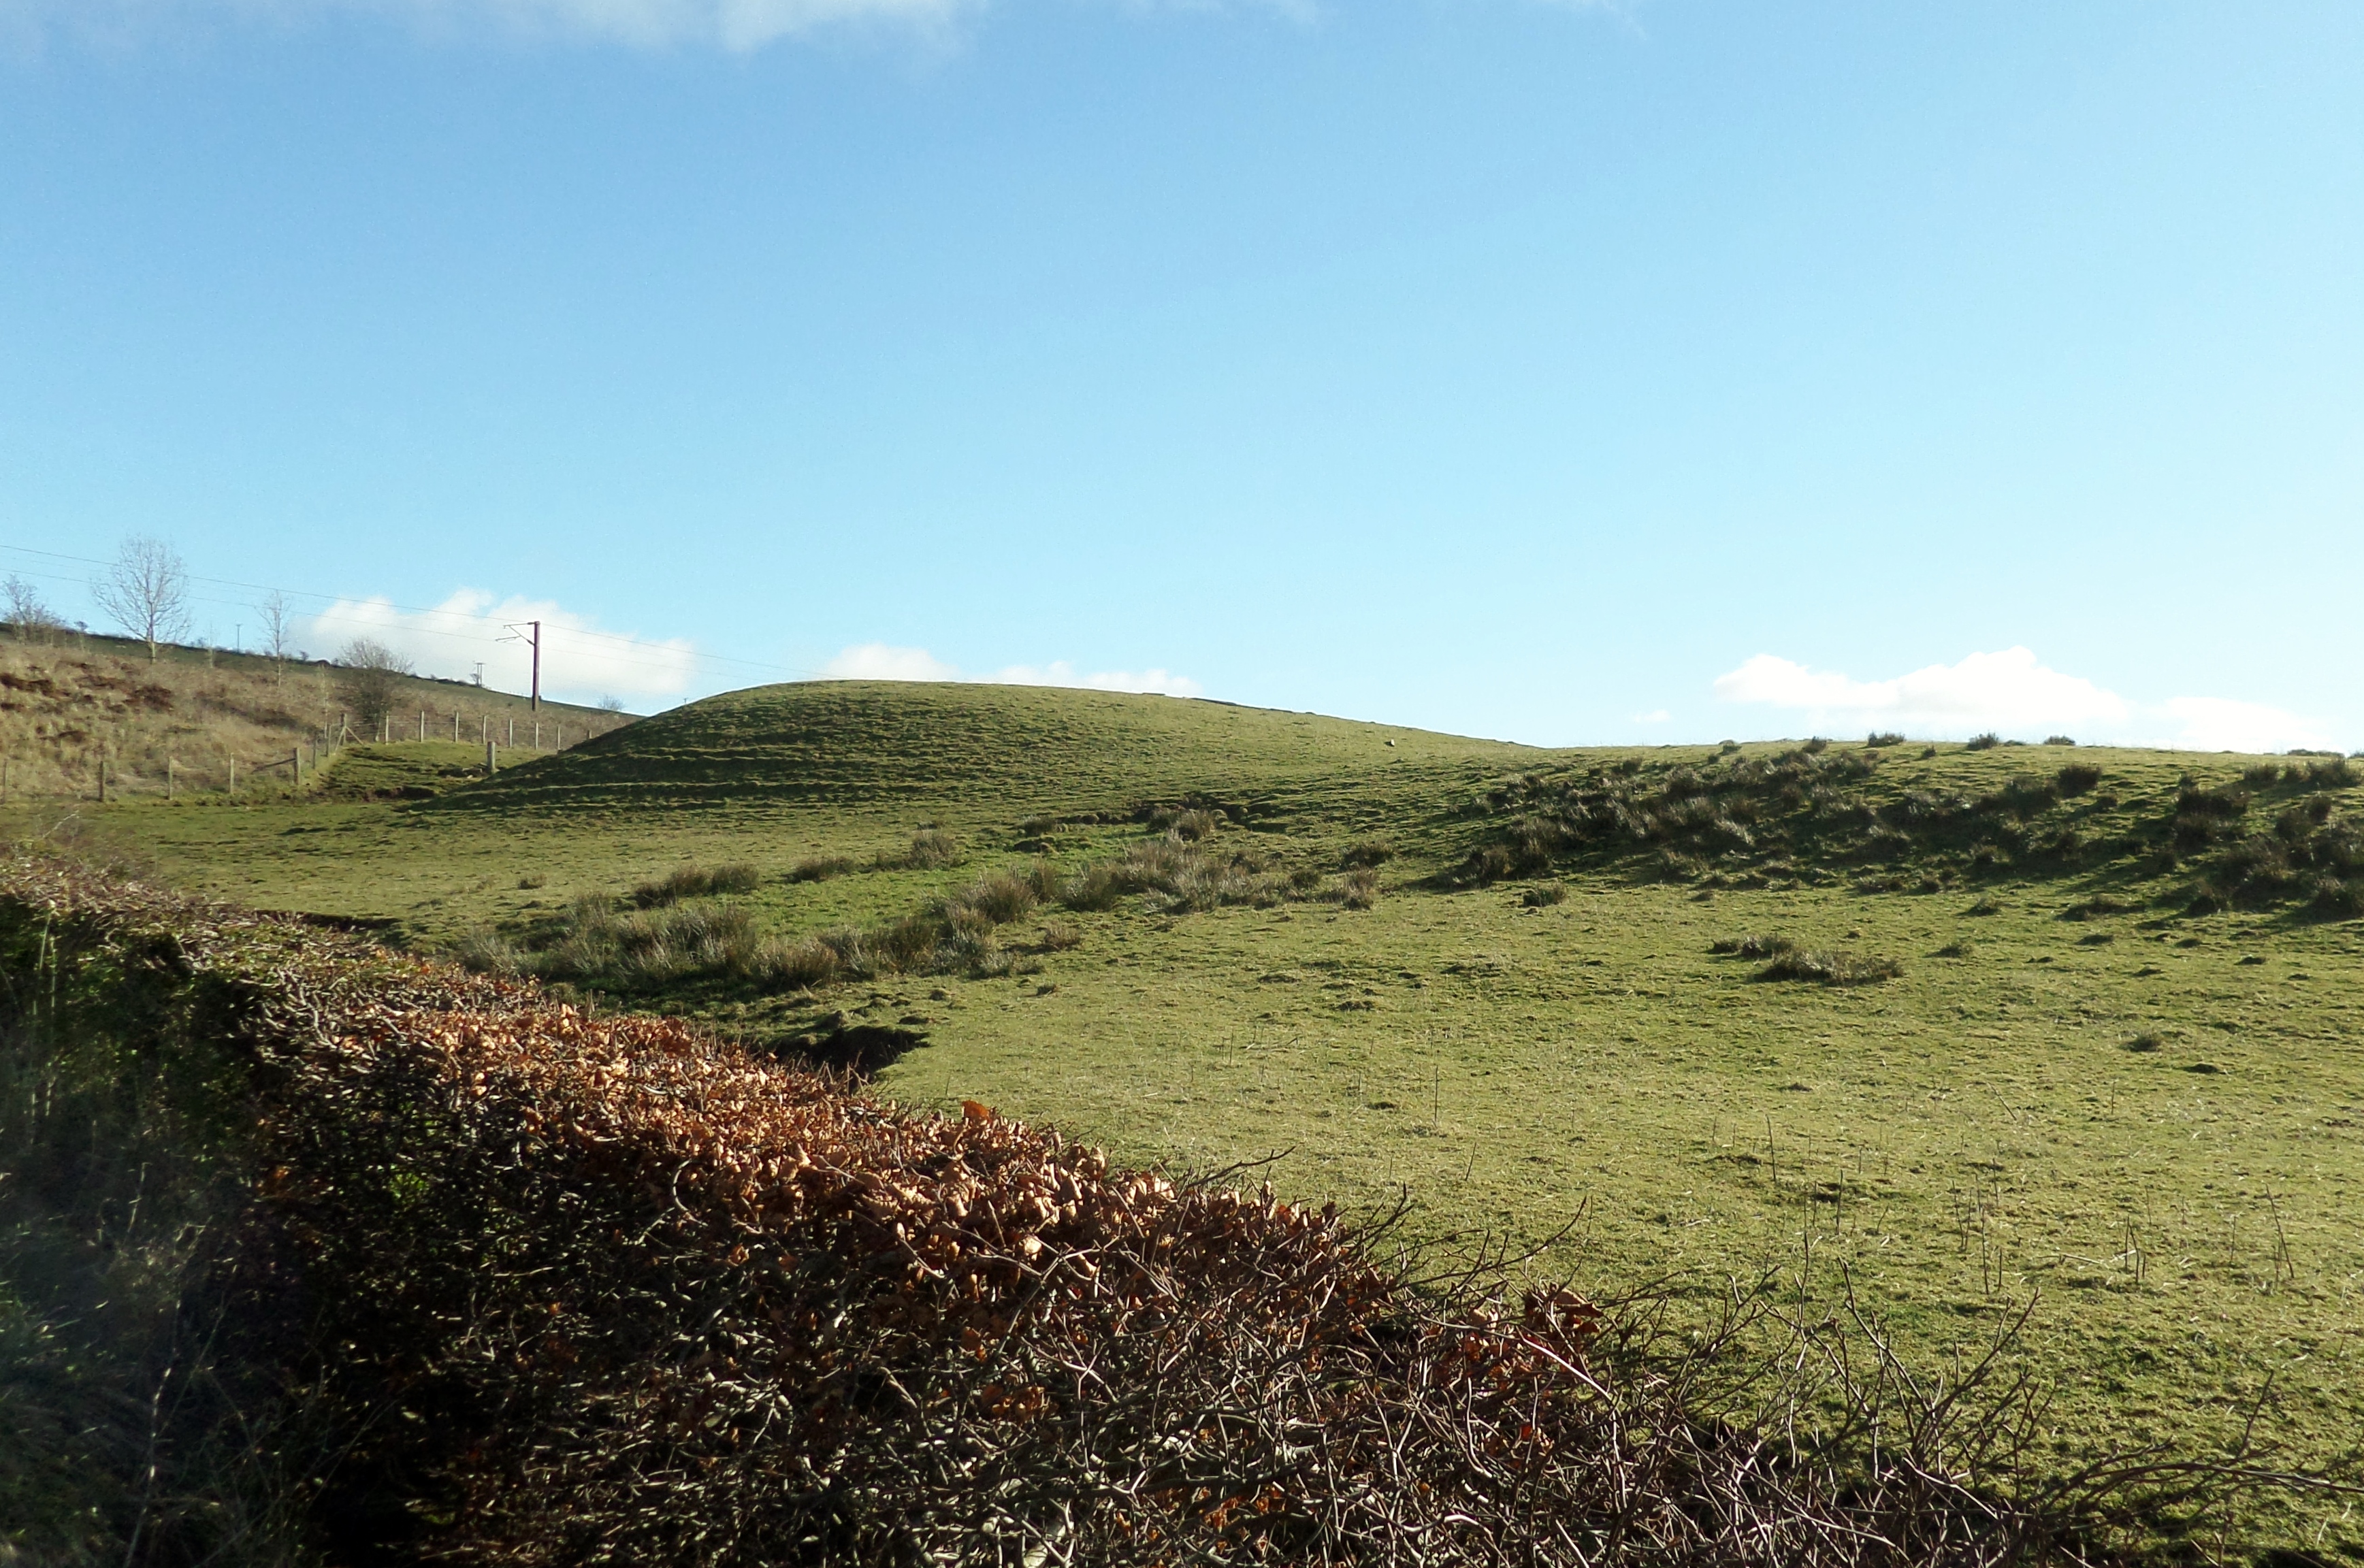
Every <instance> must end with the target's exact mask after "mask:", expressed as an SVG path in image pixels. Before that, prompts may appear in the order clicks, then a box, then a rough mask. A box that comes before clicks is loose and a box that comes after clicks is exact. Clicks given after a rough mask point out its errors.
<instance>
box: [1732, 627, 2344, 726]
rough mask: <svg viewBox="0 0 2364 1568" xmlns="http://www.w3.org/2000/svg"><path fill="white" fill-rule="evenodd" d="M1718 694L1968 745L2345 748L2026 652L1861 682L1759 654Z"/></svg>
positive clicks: (2270, 713)
mask: <svg viewBox="0 0 2364 1568" xmlns="http://www.w3.org/2000/svg"><path fill="white" fill-rule="evenodd" d="M1715 695H1717V696H1718V697H1719V698H1721V699H1722V700H1723V701H1725V702H1731V703H1754V704H1759V705H1762V706H1766V707H1770V708H1776V709H1780V710H1784V711H1787V712H1789V713H1792V714H1795V715H1797V716H1798V717H1799V718H1800V719H1801V720H1802V722H1803V724H1804V725H1805V727H1807V728H1813V729H1827V730H1841V729H1895V730H1901V731H1903V732H1904V733H1906V734H1908V735H1915V736H1932V737H1938V736H1948V737H1957V738H1958V737H1962V736H1967V735H1970V734H1973V733H1976V732H1979V731H1982V730H1992V731H1994V732H1996V733H1998V734H2001V735H2005V736H2010V737H2013V738H2015V739H2026V740H2037V739H2040V738H2042V737H2044V736H2046V735H2047V734H2052V733H2055V732H2062V731H2065V732H2068V733H2071V734H2074V735H2076V736H2077V737H2078V738H2079V739H2080V740H2117V741H2124V742H2128V743H2132V744H2135V745H2162V746H2175V747H2184V748H2189V749H2191V750H2192V751H2289V750H2291V749H2292V747H2308V748H2312V749H2316V750H2323V749H2328V748H2332V747H2335V746H2336V745H2337V742H2336V741H2335V740H2333V739H2332V737H2331V730H2330V727H2329V726H2327V725H2325V723H2324V722H2323V721H2322V720H2320V719H2315V718H2309V717H2305V716H2304V715H2302V714H2295V713H2291V712H2288V711H2286V710H2284V709H2282V708H2278V707H2269V706H2267V705H2265V704H2263V703H2254V702H2237V701H2235V700H2233V699H2231V698H2229V697H2191V696H2184V697H2173V698H2170V699H2169V700H2168V701H2166V702H2164V703H2160V704H2158V705H2156V706H2147V705H2142V704H2136V703H2132V702H2129V701H2127V700H2126V699H2125V698H2124V697H2123V696H2120V695H2118V694H2117V693H2115V692H2113V691H2109V690H2107V689H2105V688H2103V687H2102V686H2099V685H2096V684H2094V683H2092V682H2091V681H2089V680H2086V679H2085V678H2084V677H2083V676H2081V675H2069V674H2063V673H2061V672H2059V671H2057V670H2054V669H2049V668H2047V667H2046V665H2045V664H2044V662H2042V661H2041V660H2039V659H2037V658H2036V656H2035V654H2034V653H2032V652H2030V651H2028V650H2026V649H2024V648H2006V649H2004V650H2003V651H2002V652H2000V653H1973V654H1971V655H1969V656H1968V658H1966V659H1964V660H1962V661H1961V662H1958V663H1955V664H1932V665H1929V666H1928V667H1926V668H1925V669H1920V670H1915V671H1913V672H1912V673H1911V674H1909V675H1899V676H1897V677H1895V678H1894V679H1893V680H1887V681H1858V680H1856V679H1855V678H1854V677H1852V676H1849V675H1845V674H1842V673H1840V672H1838V671H1836V670H1811V669H1808V668H1807V667H1806V666H1805V665H1803V664H1800V663H1797V662H1794V661H1792V660H1788V659H1783V658H1779V657H1777V656H1776V655H1774V654H1770V653H1759V654H1758V655H1756V657H1755V658H1754V659H1751V660H1749V661H1748V662H1746V663H1745V664H1743V665H1741V666H1740V668H1738V669H1736V670H1734V671H1732V672H1730V673H1726V674H1723V675H1720V676H1718V677H1717V678H1716V682H1715Z"/></svg>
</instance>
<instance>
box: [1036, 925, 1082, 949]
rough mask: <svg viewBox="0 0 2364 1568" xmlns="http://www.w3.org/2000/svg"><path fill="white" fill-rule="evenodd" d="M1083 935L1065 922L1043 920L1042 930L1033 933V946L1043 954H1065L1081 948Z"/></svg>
mask: <svg viewBox="0 0 2364 1568" xmlns="http://www.w3.org/2000/svg"><path fill="white" fill-rule="evenodd" d="M1083 942H1084V934H1083V933H1082V932H1081V931H1078V930H1077V929H1076V928H1075V927H1074V926H1072V925H1070V924H1069V923H1068V922H1066V921H1065V920H1045V921H1043V929H1041V930H1039V931H1037V932H1035V933H1034V945H1035V946H1036V947H1038V948H1041V949H1042V950H1043V951H1044V952H1065V951H1067V950H1068V949H1070V948H1077V947H1081V946H1082V945H1083Z"/></svg>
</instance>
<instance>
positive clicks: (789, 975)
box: [748, 937, 845, 990]
mask: <svg viewBox="0 0 2364 1568" xmlns="http://www.w3.org/2000/svg"><path fill="white" fill-rule="evenodd" d="M844 968H845V962H844V960H843V959H842V958H841V957H840V956H839V954H838V951H837V950H836V949H835V948H833V947H831V946H830V945H829V944H828V943H827V942H825V941H820V940H817V939H815V938H811V937H803V938H798V939H797V940H787V939H785V938H781V937H770V938H766V939H765V940H764V941H763V942H762V943H761V944H760V945H759V946H758V947H757V948H756V949H755V952H754V955H753V962H751V963H750V964H749V966H748V970H749V977H750V978H752V979H754V980H758V981H762V982H764V983H765V984H772V985H779V986H785V987H787V988H789V989H792V990H793V989H809V988H812V987H815V986H820V985H826V984H829V983H830V982H831V981H832V980H835V979H836V978H837V977H838V975H839V974H840V973H842V971H843V970H844Z"/></svg>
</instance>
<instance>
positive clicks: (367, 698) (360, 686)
mask: <svg viewBox="0 0 2364 1568" xmlns="http://www.w3.org/2000/svg"><path fill="white" fill-rule="evenodd" d="M337 663H338V665H339V669H338V671H337V695H338V697H339V699H340V700H341V701H342V702H343V703H344V705H345V706H346V708H347V709H348V710H349V711H350V712H351V714H352V716H353V717H354V718H355V719H356V720H358V721H359V722H360V724H361V726H362V729H363V731H364V732H369V733H374V732H375V730H376V729H377V727H378V726H379V725H380V724H383V723H384V722H385V717H386V715H388V714H390V713H392V712H393V711H394V699H395V696H396V694H397V693H398V692H399V691H400V690H401V689H402V677H403V676H405V675H407V674H409V673H410V661H409V660H407V659H405V658H404V657H403V656H402V655H401V654H399V653H396V651H394V650H393V649H391V648H388V647H387V646H386V645H385V643H383V642H377V641H374V640H373V639H369V638H366V637H357V638H355V639H352V640H351V642H348V643H346V644H345V651H344V652H342V653H341V654H340V655H338V657H337Z"/></svg>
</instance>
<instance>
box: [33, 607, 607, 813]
mask: <svg viewBox="0 0 2364 1568" xmlns="http://www.w3.org/2000/svg"><path fill="white" fill-rule="evenodd" d="M157 652H158V657H157V659H156V660H155V662H152V663H151V662H150V661H149V659H148V656H147V651H146V649H145V648H143V647H142V646H141V645H140V644H139V643H136V642H133V641H130V640H128V639H123V638H113V637H99V636H82V635H77V634H72V633H61V634H57V635H56V636H54V637H52V638H50V639H46V640H44V639H29V638H26V637H21V636H16V635H13V634H12V635H9V636H8V637H6V639H0V756H6V759H7V762H8V773H7V787H6V794H7V795H8V796H9V797H10V798H12V799H17V800H22V799H25V798H26V797H28V796H30V797H33V798H37V799H38V798H44V797H47V798H61V799H73V798H76V797H89V796H92V795H95V794H96V793H97V785H98V771H99V766H100V764H101V763H102V762H104V763H105V764H106V768H107V772H108V789H109V791H110V793H114V794H117V795H151V794H153V795H162V794H163V793H165V790H166V788H167V783H168V774H169V775H177V778H178V781H179V787H180V790H181V791H182V792H187V793H197V794H202V793H204V792H206V791H220V790H224V789H226V788H227V787H228V785H229V782H230V778H231V772H232V765H233V764H235V766H236V772H237V774H238V777H239V778H240V780H241V781H242V782H243V783H246V784H254V783H258V782H265V781H275V782H281V783H284V781H285V779H286V776H287V775H286V772H285V769H284V762H285V761H286V758H287V756H288V753H289V752H290V751H293V750H294V749H296V747H298V746H302V747H303V748H305V759H306V766H307V768H308V767H309V766H310V764H311V762H312V760H313V757H314V754H315V752H316V751H319V750H323V749H325V744H326V741H327V740H328V739H329V737H330V736H332V735H333V734H334V732H335V727H336V724H337V721H338V718H339V717H340V715H339V709H340V706H341V705H340V702H339V700H338V696H337V670H336V667H335V666H334V665H332V664H330V663H329V662H326V661H322V660H311V661H304V660H286V661H281V660H274V659H271V658H268V657H266V656H264V655H262V654H258V653H235V652H232V651H229V650H227V649H220V648H191V647H180V646H174V645H172V644H166V645H164V646H162V647H161V648H160V649H159V650H158V651H157ZM394 711H395V716H396V740H412V739H413V737H414V736H415V735H416V733H417V728H418V726H419V725H421V724H422V723H423V724H424V726H425V728H426V738H427V739H428V740H437V739H440V740H444V741H446V742H447V743H449V741H450V740H451V737H452V721H453V720H454V719H455V718H456V719H457V720H458V721H459V726H460V730H459V733H460V735H461V737H462V740H463V742H473V741H474V740H476V738H477V737H478V736H479V735H480V734H482V733H483V732H484V727H485V726H487V725H489V726H490V727H491V728H492V732H493V733H494V734H495V735H496V736H499V737H503V738H506V737H507V736H508V735H509V733H510V726H511V725H513V724H514V725H515V726H517V730H516V736H517V740H518V742H519V744H520V745H523V744H526V743H528V742H529V741H530V740H532V737H533V726H534V723H535V721H536V718H537V717H539V718H540V720H541V722H542V723H543V724H544V725H545V726H546V727H547V728H546V731H545V733H544V737H543V740H542V742H541V744H543V745H545V746H554V745H556V744H557V743H558V742H560V741H562V740H567V741H573V740H581V739H582V738H583V737H585V736H586V735H589V734H592V733H594V732H596V731H601V730H608V729H612V728H615V727H616V726H618V725H619V724H622V723H625V722H627V718H626V717H625V716H623V715H620V714H616V713H610V712H608V711H606V710H604V709H600V708H587V707H576V706H573V705H571V704H564V703H551V702H545V703H543V704H542V705H541V709H540V710H539V713H538V715H537V712H536V710H534V709H533V708H531V707H530V706H529V705H528V703H527V701H526V699H525V698H523V697H520V696H516V695H511V694H510V693H507V692H499V691H493V690H490V689H488V688H486V687H484V686H477V685H472V684H468V683H466V682H463V681H444V680H435V679H430V678H428V677H425V676H417V675H407V676H403V677H400V678H399V679H398V681H397V683H396V696H395V703H394ZM272 768H276V769H277V770H278V771H276V772H275V773H264V772H263V770H266V769H272Z"/></svg>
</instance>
